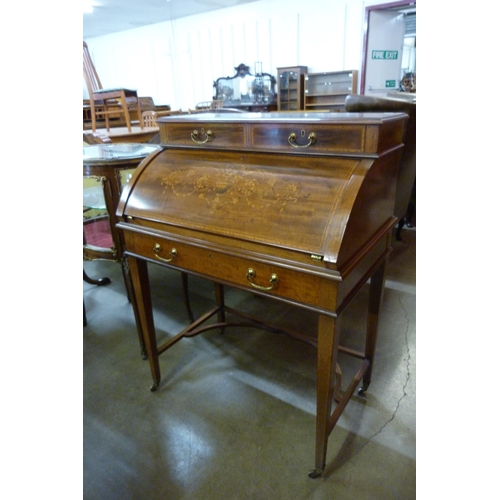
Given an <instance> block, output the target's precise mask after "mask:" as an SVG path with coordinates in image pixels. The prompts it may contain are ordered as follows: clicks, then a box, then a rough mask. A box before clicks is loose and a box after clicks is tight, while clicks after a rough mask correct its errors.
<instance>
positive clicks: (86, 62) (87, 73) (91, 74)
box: [83, 42, 102, 96]
mask: <svg viewBox="0 0 500 500" xmlns="http://www.w3.org/2000/svg"><path fill="white" fill-rule="evenodd" d="M83 76H84V78H85V83H86V84H87V90H88V93H89V96H90V95H91V94H93V93H94V92H95V91H96V90H100V89H102V85H101V80H99V75H98V74H97V71H96V69H95V66H94V63H93V62H92V58H91V57H90V52H89V48H88V46H87V44H86V43H85V42H83Z"/></svg>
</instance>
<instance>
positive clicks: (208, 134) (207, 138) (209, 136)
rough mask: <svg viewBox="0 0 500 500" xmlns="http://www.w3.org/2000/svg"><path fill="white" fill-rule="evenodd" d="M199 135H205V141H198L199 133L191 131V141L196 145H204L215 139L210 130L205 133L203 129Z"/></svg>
mask: <svg viewBox="0 0 500 500" xmlns="http://www.w3.org/2000/svg"><path fill="white" fill-rule="evenodd" d="M201 134H202V135H203V134H204V135H205V139H199V137H200V133H199V132H198V131H197V130H193V131H192V132H191V140H192V141H193V142H195V143H196V144H206V143H207V142H211V141H213V140H214V139H215V134H214V133H213V132H212V131H211V130H207V132H206V133H205V131H204V129H201Z"/></svg>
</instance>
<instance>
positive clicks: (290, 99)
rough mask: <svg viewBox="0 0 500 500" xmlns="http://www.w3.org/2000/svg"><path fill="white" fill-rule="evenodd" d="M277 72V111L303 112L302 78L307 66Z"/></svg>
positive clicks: (292, 67)
mask: <svg viewBox="0 0 500 500" xmlns="http://www.w3.org/2000/svg"><path fill="white" fill-rule="evenodd" d="M277 70H278V111H302V110H304V78H305V75H306V74H307V66H291V67H286V68H277Z"/></svg>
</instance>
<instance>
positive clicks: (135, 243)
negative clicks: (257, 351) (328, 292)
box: [125, 231, 321, 305]
mask: <svg viewBox="0 0 500 500" xmlns="http://www.w3.org/2000/svg"><path fill="white" fill-rule="evenodd" d="M125 238H126V242H125V244H126V247H127V251H128V252H130V253H132V254H135V255H138V256H141V257H145V258H148V259H152V260H153V261H156V262H158V263H159V264H167V265H169V266H172V267H175V268H178V269H181V270H187V271H192V272H194V273H196V274H200V275H202V276H205V277H206V278H208V279H210V278H214V279H216V280H221V281H223V282H227V283H231V284H233V285H235V286H239V287H242V288H248V290H249V291H258V292H264V293H268V294H270V295H277V296H279V297H283V298H286V299H289V300H293V301H295V302H300V303H306V304H309V305H318V304H319V290H320V281H321V278H319V277H318V276H316V275H313V274H308V273H305V272H303V271H301V270H299V269H289V268H283V267H280V266H275V265H273V264H269V263H262V262H256V261H253V260H252V259H248V258H245V257H237V256H232V255H226V254H224V253H222V252H219V251H217V250H211V249H209V248H204V247H198V246H191V245H189V244H185V243H179V242H175V241H172V240H169V239H166V238H162V237H158V236H150V235H144V234H140V233H130V232H128V231H126V232H125Z"/></svg>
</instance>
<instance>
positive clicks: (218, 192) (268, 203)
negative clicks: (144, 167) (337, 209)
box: [162, 168, 309, 213]
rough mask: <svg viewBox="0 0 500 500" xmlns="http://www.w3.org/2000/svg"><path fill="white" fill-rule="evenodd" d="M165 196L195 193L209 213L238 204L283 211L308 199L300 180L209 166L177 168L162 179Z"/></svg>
mask: <svg viewBox="0 0 500 500" xmlns="http://www.w3.org/2000/svg"><path fill="white" fill-rule="evenodd" d="M162 185H163V186H164V187H165V189H164V195H165V194H166V195H172V194H173V195H174V196H181V197H189V196H196V197H197V198H199V199H200V200H203V201H204V202H205V203H206V206H207V208H208V210H209V212H210V213H214V212H215V211H220V210H221V209H224V208H229V206H230V207H231V209H232V210H234V209H238V206H239V205H242V204H243V205H244V206H245V207H250V208H251V209H253V210H255V211H260V210H268V209H273V207H274V209H275V211H276V212H278V213H281V212H283V211H284V210H285V209H286V207H287V205H289V204H292V203H297V201H298V200H299V198H308V197H309V193H303V192H301V186H300V183H298V182H295V181H293V180H290V179H282V178H278V177H277V176H270V175H268V174H266V173H265V172H258V171H255V170H252V171H246V170H245V169H238V170H236V169H231V168H226V169H224V170H223V171H220V170H210V171H209V172H207V169H192V170H187V171H186V170H184V169H178V170H174V171H173V172H171V173H170V174H169V175H168V176H167V177H165V178H163V180H162Z"/></svg>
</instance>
